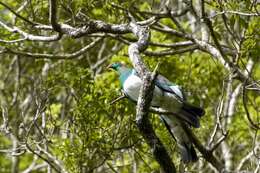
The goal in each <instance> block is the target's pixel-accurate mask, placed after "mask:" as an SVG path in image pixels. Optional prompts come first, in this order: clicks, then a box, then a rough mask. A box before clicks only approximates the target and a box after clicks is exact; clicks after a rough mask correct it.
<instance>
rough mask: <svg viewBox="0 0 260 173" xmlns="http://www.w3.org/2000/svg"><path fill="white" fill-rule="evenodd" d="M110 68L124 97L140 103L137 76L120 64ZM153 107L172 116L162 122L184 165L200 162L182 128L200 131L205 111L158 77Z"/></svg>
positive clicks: (132, 70) (180, 91) (166, 117)
mask: <svg viewBox="0 0 260 173" xmlns="http://www.w3.org/2000/svg"><path fill="white" fill-rule="evenodd" d="M109 68H112V69H114V70H116V71H117V72H118V74H119V80H120V84H121V87H122V91H123V93H124V94H125V95H126V96H127V97H128V98H129V99H130V100H132V101H134V102H137V100H138V96H139V90H140V88H141V84H142V80H141V78H140V77H139V76H138V74H137V72H136V71H135V70H134V69H132V68H128V67H126V66H125V65H123V64H121V63H113V64H111V65H109ZM151 106H152V107H157V108H161V109H163V110H165V111H168V112H172V114H170V115H160V118H161V119H162V121H163V122H164V124H165V126H166V127H167V129H168V131H169V132H170V134H171V135H172V136H173V137H174V139H175V140H176V142H177V144H178V147H179V151H180V154H181V158H182V161H183V162H184V163H189V162H195V161H197V160H198V157H197V154H196V152H195V150H194V147H193V145H192V142H191V141H190V138H189V136H188V135H187V134H186V132H185V130H184V129H183V125H184V124H185V125H186V124H188V125H191V126H193V127H196V128H198V127H199V126H200V124H199V119H200V117H201V116H202V115H204V110H203V109H202V108H200V107H196V106H193V105H191V104H189V103H187V102H186V99H185V97H184V94H183V92H182V90H181V89H180V87H179V86H178V85H175V84H173V83H172V82H170V81H169V80H168V79H166V78H165V77H163V76H162V75H158V76H157V77H156V79H155V88H154V93H153V99H152V102H151Z"/></svg>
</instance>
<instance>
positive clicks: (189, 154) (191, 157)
mask: <svg viewBox="0 0 260 173" xmlns="http://www.w3.org/2000/svg"><path fill="white" fill-rule="evenodd" d="M160 118H161V120H162V121H163V122H164V125H165V126H166V128H167V130H168V131H169V133H170V134H171V136H172V137H173V138H174V140H175V141H176V142H177V145H178V148H179V152H180V154H181V160H182V161H183V162H184V163H190V162H196V161H197V160H198V157H197V154H196V151H195V149H194V147H193V145H192V142H191V141H190V139H189V137H188V135H187V134H186V132H185V130H184V129H183V126H182V125H181V124H180V123H179V122H178V120H176V121H172V120H171V119H170V118H169V117H167V115H161V116H160Z"/></svg>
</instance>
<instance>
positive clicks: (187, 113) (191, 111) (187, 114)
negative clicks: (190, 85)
mask: <svg viewBox="0 0 260 173" xmlns="http://www.w3.org/2000/svg"><path fill="white" fill-rule="evenodd" d="M204 114H205V111H204V110H203V109H202V108H200V107H197V106H193V105H191V104H189V103H183V106H182V109H181V110H180V112H179V115H177V116H178V117H179V118H181V119H183V120H185V121H186V122H188V123H189V124H190V125H192V126H193V127H196V128H198V127H200V122H199V120H200V117H201V116H203V115H204Z"/></svg>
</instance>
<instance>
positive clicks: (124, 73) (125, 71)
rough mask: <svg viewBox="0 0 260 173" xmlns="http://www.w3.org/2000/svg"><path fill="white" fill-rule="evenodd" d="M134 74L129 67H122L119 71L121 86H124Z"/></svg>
mask: <svg viewBox="0 0 260 173" xmlns="http://www.w3.org/2000/svg"><path fill="white" fill-rule="evenodd" d="M132 72H133V71H132V69H130V68H127V67H121V68H119V69H118V73H119V79H120V83H121V86H123V84H124V82H125V80H126V79H127V78H128V76H130V75H131V74H132Z"/></svg>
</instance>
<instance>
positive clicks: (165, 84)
mask: <svg viewBox="0 0 260 173" xmlns="http://www.w3.org/2000/svg"><path fill="white" fill-rule="evenodd" d="M155 85H156V86H157V87H159V88H160V89H162V90H163V91H165V92H169V93H172V94H174V95H175V96H176V97H177V98H178V99H179V100H180V101H181V102H183V101H185V97H184V94H183V92H182V90H181V88H180V87H179V86H178V85H175V84H173V83H172V82H171V81H169V80H168V79H167V78H165V77H164V76H162V75H158V76H157V77H156V80H155Z"/></svg>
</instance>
